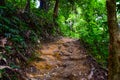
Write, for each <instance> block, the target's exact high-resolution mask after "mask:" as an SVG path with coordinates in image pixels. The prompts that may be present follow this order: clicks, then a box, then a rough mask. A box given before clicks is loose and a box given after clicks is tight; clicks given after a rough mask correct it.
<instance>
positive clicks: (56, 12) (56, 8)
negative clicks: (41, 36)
mask: <svg viewBox="0 0 120 80" xmlns="http://www.w3.org/2000/svg"><path fill="white" fill-rule="evenodd" d="M58 8H59V0H56V2H55V7H54V12H53V21H55V19H56V18H57V16H58Z"/></svg>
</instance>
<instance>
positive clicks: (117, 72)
mask: <svg viewBox="0 0 120 80" xmlns="http://www.w3.org/2000/svg"><path fill="white" fill-rule="evenodd" d="M106 7H107V13H108V14H107V15H108V28H109V35H110V45H109V59H108V60H109V61H108V63H109V64H108V69H109V71H108V80H120V31H119V28H118V24H117V17H116V0H107V1H106Z"/></svg>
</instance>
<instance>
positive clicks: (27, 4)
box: [24, 0, 30, 13]
mask: <svg viewBox="0 0 120 80" xmlns="http://www.w3.org/2000/svg"><path fill="white" fill-rule="evenodd" d="M24 11H25V12H28V13H30V0H27V1H26V6H25V10H24Z"/></svg>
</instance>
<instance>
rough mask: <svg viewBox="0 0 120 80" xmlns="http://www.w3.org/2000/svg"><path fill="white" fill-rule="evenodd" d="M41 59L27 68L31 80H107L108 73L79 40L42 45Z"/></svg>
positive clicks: (63, 40) (62, 40)
mask: <svg viewBox="0 0 120 80" xmlns="http://www.w3.org/2000/svg"><path fill="white" fill-rule="evenodd" d="M38 57H39V59H38V60H36V61H33V62H32V63H31V65H30V66H29V67H28V68H26V71H27V76H28V77H29V78H30V79H31V80H107V71H106V70H104V69H103V68H101V67H100V66H99V65H98V64H97V62H96V61H95V60H94V59H93V58H92V57H91V56H89V55H88V54H87V51H86V50H85V49H84V46H83V45H82V44H81V43H80V41H79V40H76V39H70V38H61V39H60V40H58V41H54V42H51V43H42V47H41V48H40V49H39V50H38Z"/></svg>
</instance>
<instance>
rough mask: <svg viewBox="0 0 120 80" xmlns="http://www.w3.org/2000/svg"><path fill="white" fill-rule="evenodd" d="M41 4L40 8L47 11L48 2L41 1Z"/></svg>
mask: <svg viewBox="0 0 120 80" xmlns="http://www.w3.org/2000/svg"><path fill="white" fill-rule="evenodd" d="M39 2H40V6H39V8H40V9H44V10H46V9H47V2H46V0H39Z"/></svg>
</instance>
